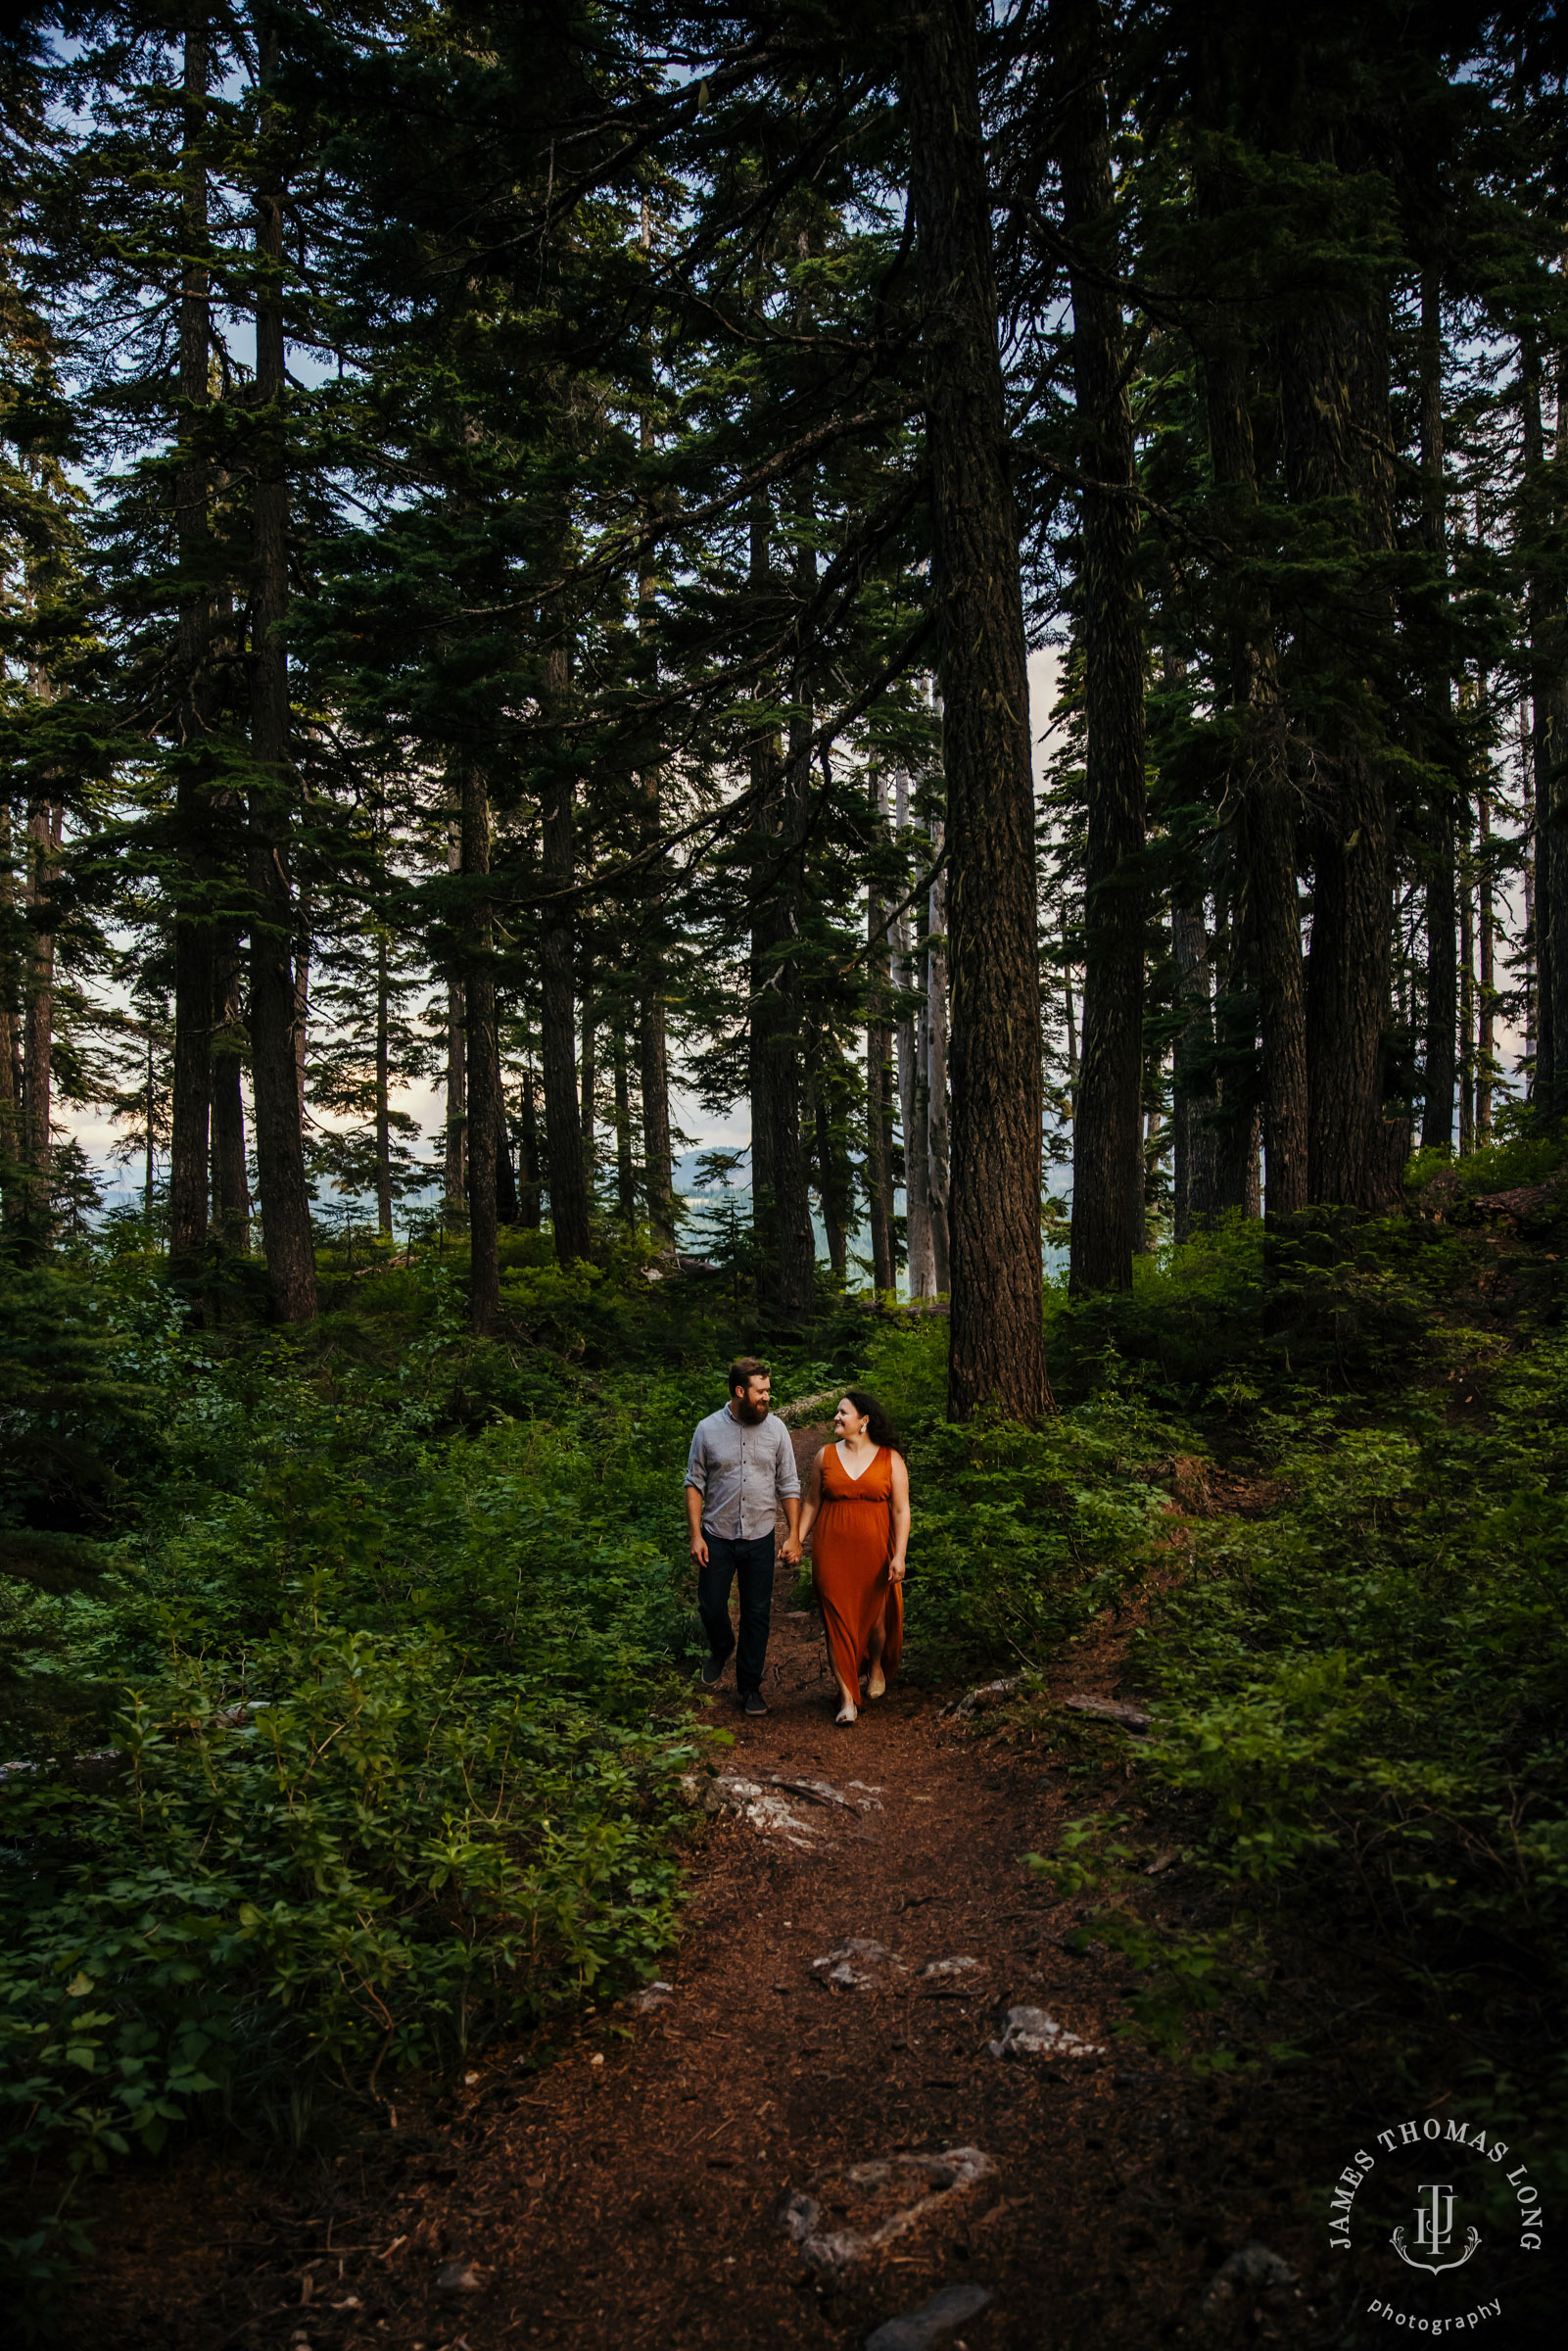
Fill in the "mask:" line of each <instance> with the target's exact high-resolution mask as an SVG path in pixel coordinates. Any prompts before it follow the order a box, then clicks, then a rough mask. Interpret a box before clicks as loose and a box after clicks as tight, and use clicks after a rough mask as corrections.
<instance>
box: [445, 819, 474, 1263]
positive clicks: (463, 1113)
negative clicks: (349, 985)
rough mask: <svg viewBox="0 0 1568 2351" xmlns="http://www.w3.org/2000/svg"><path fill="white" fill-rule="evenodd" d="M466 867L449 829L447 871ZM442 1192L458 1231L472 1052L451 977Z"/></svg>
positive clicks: (459, 991)
mask: <svg viewBox="0 0 1568 2351" xmlns="http://www.w3.org/2000/svg"><path fill="white" fill-rule="evenodd" d="M461 866H462V826H461V822H460V820H457V819H454V820H453V821H452V822H451V823H450V824H449V825H448V827H447V871H448V872H449V873H450V874H455V873H457V872H458V871H459V870H460V868H461ZM441 1189H442V1198H443V1203H444V1219H445V1222H446V1224H447V1226H448V1228H449V1230H455V1229H456V1228H457V1227H458V1226H459V1225H460V1224H461V1223H463V1222H464V1221H465V1219H466V1217H467V1214H468V1048H467V1043H466V1040H465V1039H464V1036H463V984H462V981H461V980H460V978H459V977H458V976H457V974H456V973H455V972H449V973H448V975H447V1119H446V1127H445V1129H444V1134H443V1150H442V1171H441Z"/></svg>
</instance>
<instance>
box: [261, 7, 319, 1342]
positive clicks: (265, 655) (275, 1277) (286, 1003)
mask: <svg viewBox="0 0 1568 2351" xmlns="http://www.w3.org/2000/svg"><path fill="white" fill-rule="evenodd" d="M277 54H278V44H277V30H276V25H275V24H273V23H272V22H271V21H270V19H268V20H267V21H266V23H265V25H264V29H263V35H262V40H261V81H262V87H263V90H264V88H265V86H266V84H267V83H268V82H269V81H270V79H271V77H272V75H273V73H274V72H276V69H277ZM270 115H271V109H270V107H269V106H267V107H264V109H263V127H262V148H261V167H260V179H259V184H258V187H257V191H256V258H257V264H258V276H257V295H256V429H255V441H254V446H255V449H256V482H255V489H254V493H253V500H254V505H253V511H254V548H253V553H254V568H255V588H254V592H253V600H252V615H251V747H252V750H253V752H254V754H255V758H256V764H257V767H258V769H259V770H260V771H261V772H260V774H259V776H258V778H257V781H256V783H255V785H254V786H253V788H252V791H251V806H250V840H249V865H250V885H251V897H252V903H253V914H252V921H251V1076H252V1086H253V1090H254V1095H255V1107H256V1165H257V1177H258V1183H259V1188H260V1191H261V1220H262V1240H263V1245H264V1248H265V1252H266V1271H267V1285H268V1288H269V1290H270V1293H271V1299H272V1311H273V1313H274V1315H275V1316H276V1317H277V1318H278V1319H279V1320H280V1321H283V1322H307V1321H309V1319H311V1318H312V1316H313V1315H314V1313H315V1253H314V1249H313V1246H312V1242H311V1234H310V1197H309V1190H308V1188H307V1184H306V1179H305V1151H304V1144H303V1138H302V1134H301V1128H300V1088H299V1065H298V1057H297V1049H296V1043H295V1034H294V1025H295V1017H296V999H295V984H294V966H293V960H292V950H293V948H294V946H295V943H296V919H295V911H294V907H293V904H292V902H291V892H290V888H289V876H288V865H287V858H288V848H289V801H290V797H291V795H292V791H293V782H294V776H293V758H292V750H291V743H290V723H289V669H288V652H287V648H285V645H284V642H283V634H282V630H283V621H284V616H285V614H286V612H287V609H288V597H289V488H288V474H287V454H286V440H285V417H284V407H285V389H286V379H285V370H284V334H283V187H282V182H281V179H280V177H279V173H278V169H277V166H276V162H275V160H274V156H273V153H272V137H271V123H270Z"/></svg>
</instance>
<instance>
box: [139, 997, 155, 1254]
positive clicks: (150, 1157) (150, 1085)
mask: <svg viewBox="0 0 1568 2351" xmlns="http://www.w3.org/2000/svg"><path fill="white" fill-rule="evenodd" d="M146 1087H147V1097H146V1106H147V1141H146V1149H145V1151H144V1153H143V1155H142V1215H143V1216H144V1217H145V1218H146V1219H147V1220H148V1222H149V1223H151V1221H152V1214H153V1207H154V1203H155V1201H156V1200H157V1197H158V1149H157V1145H156V1143H155V1141H154V1139H153V1122H154V1119H155V1118H156V1116H157V1109H158V1104H157V1089H156V1084H155V1080H154V1064H153V1032H152V1031H151V1030H150V1029H149V1030H148V1032H147V1074H146Z"/></svg>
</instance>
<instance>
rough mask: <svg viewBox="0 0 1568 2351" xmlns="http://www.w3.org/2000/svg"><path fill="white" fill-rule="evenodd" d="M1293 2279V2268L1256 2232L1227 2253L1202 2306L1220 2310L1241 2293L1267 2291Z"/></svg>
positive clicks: (1289, 2282) (1294, 2277) (1291, 2281)
mask: <svg viewBox="0 0 1568 2351" xmlns="http://www.w3.org/2000/svg"><path fill="white" fill-rule="evenodd" d="M1295 2283H1296V2272H1295V2271H1294V2270H1293V2269H1292V2268H1291V2266H1290V2263H1289V2262H1288V2261H1285V2260H1284V2259H1282V2258H1281V2256H1280V2255H1279V2254H1278V2253H1276V2252H1274V2251H1273V2249H1272V2247H1271V2246H1268V2245H1265V2244H1263V2243H1262V2242H1261V2241H1260V2239H1259V2238H1258V2237H1256V2236H1255V2237H1252V2238H1250V2239H1249V2241H1248V2242H1247V2243H1246V2244H1245V2245H1238V2246H1237V2248H1236V2250H1235V2252H1234V2253H1227V2254H1226V2256H1225V2258H1224V2260H1223V2261H1222V2262H1221V2263H1220V2265H1219V2267H1218V2269H1217V2270H1216V2271H1215V2272H1214V2275H1213V2277H1212V2279H1211V2281H1210V2286H1209V2291H1208V2293H1207V2294H1205V2296H1204V2308H1205V2310H1208V2311H1219V2310H1223V2309H1224V2308H1225V2305H1226V2304H1227V2303H1229V2302H1233V2301H1235V2300H1236V2298H1237V2296H1238V2295H1240V2294H1242V2293H1245V2292H1252V2293H1255V2294H1256V2293H1266V2292H1267V2291H1268V2290H1269V2288H1270V2287H1271V2286H1283V2285H1294V2284H1295Z"/></svg>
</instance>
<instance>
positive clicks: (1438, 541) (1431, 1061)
mask: <svg viewBox="0 0 1568 2351" xmlns="http://www.w3.org/2000/svg"><path fill="white" fill-rule="evenodd" d="M1421 474H1422V490H1423V500H1422V508H1423V510H1422V537H1423V539H1424V541H1425V543H1426V549H1427V552H1428V554H1429V555H1430V556H1431V557H1432V559H1433V561H1434V563H1436V564H1437V565H1438V566H1439V567H1440V568H1441V570H1442V574H1443V579H1444V593H1445V600H1447V582H1448V516H1447V510H1446V500H1445V494H1444V476H1443V316H1442V307H1441V303H1440V300H1439V289H1438V282H1437V277H1436V273H1435V272H1434V271H1432V270H1430V269H1429V270H1427V271H1426V273H1425V275H1424V276H1423V277H1422V280H1421ZM1427 701H1428V706H1429V709H1430V713H1431V721H1432V727H1433V731H1434V733H1435V734H1436V735H1437V737H1438V743H1439V745H1440V746H1441V747H1442V748H1443V749H1447V746H1448V744H1449V728H1450V715H1451V687H1450V681H1449V676H1448V673H1447V671H1446V670H1445V671H1444V673H1443V675H1442V676H1441V677H1433V678H1431V679H1430V680H1429V681H1428V685H1427ZM1429 755H1430V754H1429ZM1453 809H1454V795H1453V792H1452V791H1451V790H1448V789H1443V790H1440V792H1439V794H1438V798H1437V804H1436V805H1435V807H1434V808H1433V811H1432V830H1431V834H1430V837H1429V845H1428V851H1427V861H1426V891H1425V899H1426V904H1425V912H1426V1071H1425V1075H1424V1079H1423V1082H1422V1100H1421V1141H1422V1144H1423V1146H1425V1147H1426V1148H1428V1149H1432V1148H1434V1147H1437V1148H1441V1149H1443V1150H1445V1151H1447V1150H1450V1149H1451V1148H1452V1144H1453V1081H1454V1075H1455V1073H1454V1028H1455V1023H1456V1020H1457V1015H1458V1002H1457V988H1458V964H1457V962H1456V960H1455V956H1454V920H1455V915H1456V911H1457V909H1456V906H1455V902H1454V872H1455V866H1456V863H1457V857H1458V843H1457V840H1455V837H1454V829H1453Z"/></svg>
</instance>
